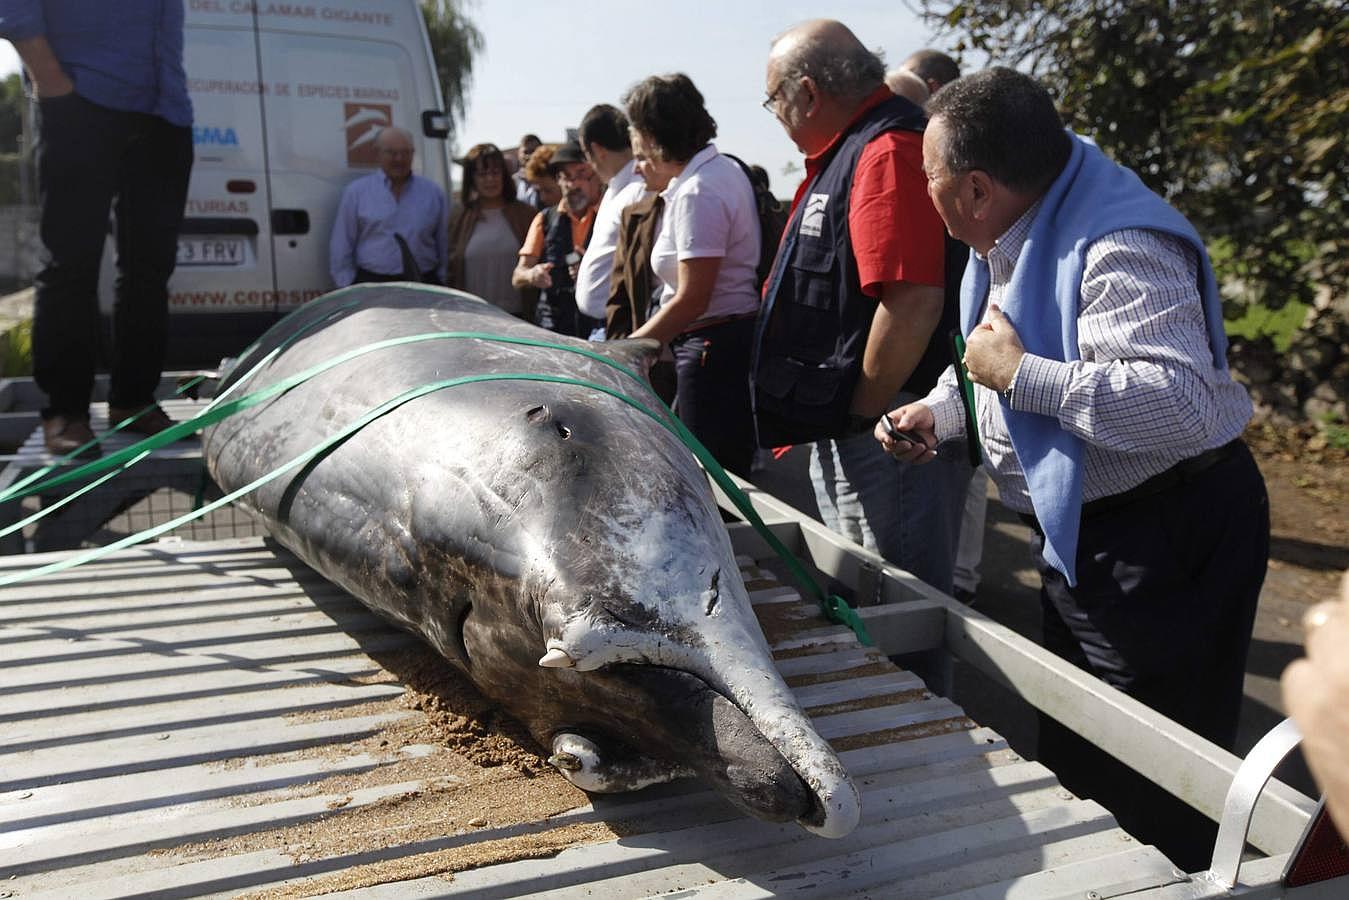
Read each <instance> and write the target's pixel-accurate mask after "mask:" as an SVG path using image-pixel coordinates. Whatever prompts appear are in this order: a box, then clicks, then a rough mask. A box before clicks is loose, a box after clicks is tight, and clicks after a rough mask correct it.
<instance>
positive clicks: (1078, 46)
mask: <svg viewBox="0 0 1349 900" xmlns="http://www.w3.org/2000/svg"><path fill="white" fill-rule="evenodd" d="M916 4H917V6H918V7H919V9H920V11H921V12H922V13H923V14H924V16H925V17H926V18H927V20H928V23H929V24H930V25H932V26H933V27H934V29H935V30H936V31H937V33H938V34H939V35H941V36H947V37H949V40H948V41H947V44H948V45H950V44H955V43H956V42H957V41H958V42H959V43H958V49H957V55H959V54H962V53H967V52H968V51H970V50H976V49H977V50H982V51H984V52H987V53H988V54H989V56H990V57H991V59H992V61H993V62H994V63H995V64H1001V65H1011V66H1015V67H1017V68H1020V69H1022V70H1023V71H1027V72H1030V73H1031V74H1033V75H1035V76H1036V77H1037V78H1039V79H1040V80H1041V81H1042V82H1043V83H1044V84H1045V85H1046V87H1048V88H1049V90H1050V92H1051V93H1052V94H1053V95H1054V96H1055V98H1056V99H1057V101H1058V103H1059V109H1060V111H1061V112H1062V113H1063V116H1064V119H1065V121H1066V122H1067V123H1068V125H1069V126H1070V127H1072V128H1073V129H1075V130H1077V131H1079V132H1081V133H1083V134H1086V135H1089V136H1091V137H1092V138H1093V139H1095V140H1096V141H1097V142H1098V143H1099V144H1100V145H1101V147H1102V148H1103V149H1104V150H1106V152H1107V153H1109V154H1110V155H1111V156H1112V157H1113V158H1115V159H1116V160H1118V161H1120V162H1121V163H1123V164H1124V165H1127V166H1129V167H1131V168H1133V169H1134V170H1135V171H1137V172H1138V174H1139V176H1140V177H1141V178H1142V179H1143V180H1144V181H1145V182H1147V183H1148V184H1149V186H1150V187H1152V188H1153V189H1154V190H1156V191H1158V192H1159V193H1161V194H1162V195H1163V196H1165V197H1166V198H1167V199H1168V200H1170V201H1171V202H1172V203H1173V204H1175V206H1176V207H1177V208H1178V209H1180V210H1181V211H1182V212H1184V213H1185V214H1186V215H1187V216H1188V217H1189V218H1190V220H1191V221H1192V222H1193V223H1194V225H1195V227H1196V228H1198V229H1199V232H1200V233H1201V234H1202V235H1204V236H1205V238H1206V239H1208V240H1209V241H1210V243H1212V242H1214V241H1216V240H1219V239H1223V240H1227V241H1230V242H1231V244H1232V245H1233V246H1237V247H1241V248H1242V250H1241V252H1240V253H1234V254H1229V255H1226V256H1225V258H1224V259H1222V260H1219V261H1218V263H1217V268H1218V275H1219V278H1220V280H1222V281H1224V282H1225V283H1224V289H1225V290H1224V293H1225V294H1229V295H1231V296H1235V297H1238V298H1240V301H1239V303H1238V304H1235V305H1234V307H1235V308H1237V309H1239V307H1240V302H1245V303H1264V304H1267V305H1269V306H1270V307H1273V308H1277V307H1278V306H1281V305H1282V304H1283V303H1285V302H1286V301H1288V300H1299V301H1306V300H1309V299H1310V298H1311V297H1312V295H1313V294H1314V293H1315V291H1316V289H1317V288H1318V287H1328V288H1329V289H1330V291H1331V292H1332V294H1334V295H1340V296H1342V295H1344V294H1345V293H1349V237H1346V235H1349V229H1346V228H1345V226H1344V222H1345V221H1346V216H1349V208H1347V207H1349V203H1347V202H1346V199H1347V198H1346V194H1347V191H1346V184H1349V153H1346V149H1345V136H1346V135H1349V65H1346V64H1345V62H1344V61H1345V60H1346V59H1349V17H1346V16H1345V15H1344V12H1343V5H1342V4H1340V3H1334V2H1324V0H1291V2H1282V3H1270V2H1269V0H1221V2H1219V0H1128V2H1124V0H1120V2H1109V0H1016V2H1012V3H1008V2H998V0H916ZM1309 247H1311V248H1315V249H1314V254H1313V255H1312V256H1311V258H1308V255H1307V253H1306V248H1309Z"/></svg>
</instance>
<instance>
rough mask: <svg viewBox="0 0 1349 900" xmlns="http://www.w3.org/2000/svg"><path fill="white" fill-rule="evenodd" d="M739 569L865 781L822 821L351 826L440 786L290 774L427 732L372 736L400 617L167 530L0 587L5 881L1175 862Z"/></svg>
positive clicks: (951, 884)
mask: <svg viewBox="0 0 1349 900" xmlns="http://www.w3.org/2000/svg"><path fill="white" fill-rule="evenodd" d="M53 556H55V555H53ZM43 559H44V558H43V557H26V558H22V559H19V558H13V557H10V558H6V559H4V560H3V561H0V572H8V571H12V570H14V569H15V568H21V567H24V566H29V565H33V564H35V563H37V562H40V561H42V560H43ZM742 563H743V565H744V568H745V574H746V579H747V583H749V584H750V585H751V586H753V587H754V588H757V590H754V591H753V594H752V596H753V599H754V600H755V603H756V608H758V609H760V610H761V612H762V611H765V610H768V611H771V615H772V623H773V625H772V627H771V628H768V631H769V633H770V635H771V636H772V639H773V642H774V646H775V653H776V654H778V655H779V656H780V657H781V658H780V661H779V663H780V669H781V670H782V672H783V674H784V676H785V677H787V678H789V680H790V681H791V683H793V684H799V685H800V686H799V687H798V688H797V693H798V697H799V698H800V700H801V702H802V704H803V705H804V706H805V707H806V708H807V709H808V710H810V711H811V712H812V715H813V716H814V717H815V723H816V726H817V728H818V729H819V731H820V732H821V734H823V735H824V736H826V737H827V738H829V739H830V740H831V741H832V742H834V743H835V745H836V746H838V747H843V748H847V749H845V750H844V751H843V752H842V758H843V760H844V762H845V764H846V765H847V766H848V767H849V769H850V771H852V772H853V774H854V777H855V778H856V779H857V781H858V784H859V786H860V787H861V789H862V791H863V803H864V819H863V822H862V824H861V826H860V827H859V828H858V830H857V831H856V832H855V833H854V834H852V835H851V836H849V837H847V838H845V839H843V840H841V841H827V840H822V839H819V838H815V837H812V836H810V835H808V834H807V833H805V832H804V831H802V830H801V829H799V828H797V827H796V826H794V825H792V826H784V825H772V824H767V823H762V822H757V821H753V820H747V819H745V818H744V817H742V816H741V815H739V814H738V813H736V812H735V811H734V810H733V809H731V808H730V807H729V806H728V805H727V804H725V803H724V802H723V801H722V800H721V799H720V798H719V797H717V796H716V795H714V794H712V793H710V792H708V791H705V790H703V789H701V787H700V786H699V785H698V784H695V783H688V782H684V783H678V784H675V785H667V786H664V787H661V788H655V789H650V790H648V791H644V792H641V793H637V794H632V795H627V796H620V797H596V798H592V803H593V805H592V804H585V803H582V804H581V805H579V806H576V808H572V809H568V810H565V811H563V812H561V813H559V814H557V815H553V816H551V817H549V818H547V819H546V820H544V821H541V822H518V821H517V822H512V823H509V824H498V823H496V822H495V821H492V822H491V823H489V824H484V822H485V821H486V820H483V821H479V822H477V823H465V822H463V821H462V816H460V820H459V821H458V822H457V824H456V821H455V816H456V814H458V813H459V811H458V810H456V809H454V808H453V807H452V804H453V802H454V801H453V800H452V799H451V798H453V796H454V795H453V794H451V793H446V794H444V795H443V796H444V797H445V798H446V800H445V803H446V804H447V806H446V808H445V810H444V820H443V822H439V824H437V825H436V827H427V828H423V829H420V830H418V831H417V833H415V834H413V835H403V836H397V837H393V838H391V837H390V833H387V831H385V832H380V833H377V832H376V831H375V830H371V831H370V833H369V834H365V833H363V832H362V831H361V828H362V827H364V826H362V824H361V822H362V821H364V820H361V819H359V818H358V817H354V816H353V811H354V810H358V809H361V808H363V807H364V808H379V807H381V804H383V805H389V804H395V805H394V806H392V807H391V808H393V809H395V810H396V809H397V806H396V804H397V803H398V802H400V801H402V800H405V799H406V798H409V797H422V798H423V799H425V798H426V797H431V799H432V802H437V801H436V800H435V798H436V797H439V796H441V795H440V794H436V793H435V792H434V791H433V790H432V788H433V787H434V785H430V784H428V779H430V778H431V776H428V775H425V774H423V775H422V776H421V777H419V778H415V779H412V780H409V781H403V782H399V781H392V782H389V783H384V784H373V785H369V786H365V787H359V788H356V789H350V790H346V791H329V792H326V793H325V792H323V791H319V792H315V790H313V789H306V786H307V785H309V786H312V785H313V784H314V783H315V782H320V781H321V780H323V779H332V778H334V776H341V775H346V774H359V773H370V772H372V771H377V770H380V769H381V768H382V767H392V766H393V765H394V764H395V763H402V764H406V763H407V762H408V761H409V760H413V761H415V760H416V759H424V760H426V761H435V760H437V759H440V758H441V757H442V755H444V754H446V753H447V752H448V751H447V749H446V748H445V747H443V746H437V745H436V744H434V743H426V744H418V743H410V744H404V745H397V746H393V747H390V748H388V749H385V748H382V747H380V746H379V745H377V744H372V743H371V741H370V740H369V739H370V737H371V736H372V735H378V734H380V733H381V729H388V728H391V727H402V726H406V725H409V724H413V725H415V724H416V723H417V722H418V721H419V718H420V717H424V716H425V713H423V712H421V711H419V710H417V709H413V708H410V707H409V706H407V705H406V704H400V697H401V696H402V695H403V691H404V689H403V687H402V686H401V685H400V684H399V683H397V682H395V681H392V680H390V676H389V675H388V673H387V672H385V671H384V670H383V669H382V668H381V666H380V665H379V664H378V663H376V662H375V661H374V660H373V659H372V658H371V654H374V655H375V656H380V657H381V658H383V656H382V654H385V653H388V652H395V651H397V650H398V649H399V648H400V647H403V646H405V645H407V644H408V643H409V642H411V641H412V640H413V639H412V638H410V637H407V636H405V635H403V634H401V633H399V632H397V631H395V630H393V629H391V628H389V627H388V626H386V625H385V624H383V623H382V622H381V621H380V620H378V619H377V618H375V617H374V616H373V615H371V614H370V613H368V612H366V611H365V610H364V608H363V607H361V606H360V605H359V604H358V603H356V602H355V601H353V600H351V599H350V598H348V597H346V596H345V595H343V594H342V593H341V592H340V591H338V590H336V589H335V588H333V587H331V586H330V585H328V584H327V583H326V582H324V581H322V580H321V579H319V578H318V577H317V576H315V575H314V574H312V573H311V572H309V570H307V569H305V568H304V567H303V566H302V565H301V564H299V563H298V562H296V561H295V560H293V559H292V558H291V557H289V556H288V555H287V554H286V553H285V552H284V551H280V550H278V549H275V548H274V547H272V546H271V545H268V544H265V543H264V542H262V541H260V540H257V539H244V540H235V541H221V542H213V543H199V544H193V543H173V542H169V543H161V544H155V545H151V546H149V547H147V548H143V549H139V550H133V551H124V552H122V553H119V554H117V555H115V556H112V557H109V558H108V559H107V560H105V561H103V562H101V563H96V564H92V565H89V566H86V567H83V568H80V569H76V570H72V571H69V572H66V573H62V574H59V575H56V576H52V577H49V578H47V579H44V580H42V581H39V582H35V583H33V584H28V585H21V586H18V587H14V588H9V589H7V590H4V591H0V724H2V725H3V729H2V730H0V879H3V880H0V896H6V894H5V892H6V891H8V892H9V893H8V896H15V897H49V896H50V897H79V898H82V900H94V898H97V897H111V896H134V895H154V896H196V895H210V894H217V895H236V894H239V893H251V892H258V891H266V890H269V889H272V888H278V887H281V888H283V892H284V891H295V892H297V893H301V894H303V893H306V892H310V891H324V890H338V889H347V890H349V891H350V892H351V893H352V894H353V895H356V896H370V897H428V896H449V895H465V896H475V897H510V896H520V895H525V894H537V895H540V896H547V897H558V898H562V897H638V896H646V895H650V894H660V893H664V892H670V891H678V892H682V893H681V894H680V896H689V897H693V896H697V897H735V898H740V897H758V896H768V895H772V894H777V893H792V894H796V895H803V896H822V897H836V896H844V895H849V894H860V895H868V896H904V897H927V896H944V895H950V894H958V895H963V896H971V897H993V896H1004V895H1009V896H1018V897H1049V896H1073V897H1083V896H1086V892H1087V891H1096V892H1097V893H1098V894H1099V895H1100V896H1101V897H1110V896H1115V895H1118V894H1120V893H1124V892H1126V891H1130V890H1138V889H1140V888H1144V887H1149V886H1157V885H1162V884H1166V883H1169V882H1171V881H1173V880H1174V879H1173V876H1172V867H1171V865H1170V863H1169V862H1168V861H1167V860H1166V859H1165V858H1163V857H1162V856H1161V855H1160V854H1159V853H1157V852H1156V851H1155V850H1152V849H1151V848H1147V847H1140V846H1139V845H1138V844H1137V843H1136V842H1135V841H1133V840H1132V839H1131V838H1129V836H1128V835H1126V834H1124V833H1123V832H1121V831H1120V830H1119V829H1118V827H1117V826H1116V825H1115V823H1114V821H1113V819H1112V818H1111V816H1110V815H1109V813H1107V812H1106V811H1105V810H1103V809H1102V808H1100V807H1099V806H1097V805H1096V804H1094V803H1091V802H1088V801H1081V800H1078V799H1076V798H1074V797H1072V796H1071V795H1070V794H1068V793H1067V792H1066V791H1064V790H1063V789H1062V788H1061V787H1060V786H1059V785H1058V783H1057V781H1056V780H1055V778H1054V777H1053V775H1052V774H1051V773H1050V772H1048V771H1047V770H1045V769H1044V768H1043V767H1041V766H1039V765H1038V764H1036V763H1033V762H1028V761H1026V760H1023V759H1020V758H1019V757H1018V756H1017V755H1015V754H1014V753H1013V752H1011V751H1010V750H1009V749H1008V748H1007V746H1006V744H1005V743H1004V742H1003V741H1002V740H1001V738H999V737H998V736H997V735H996V734H994V733H992V732H991V731H989V730H987V729H983V728H978V727H975V726H974V725H973V723H970V722H969V721H968V720H966V719H964V718H963V714H962V712H961V710H960V709H959V708H958V707H956V706H954V705H953V704H951V703H950V702H949V701H947V700H945V699H942V698H939V697H933V696H932V695H930V694H928V693H927V692H926V691H925V690H924V688H923V685H922V683H921V682H920V681H919V680H918V679H917V678H916V677H915V676H913V675H912V674H910V673H908V672H904V671H901V670H899V669H897V668H895V667H894V666H893V665H891V664H890V663H889V661H887V660H886V659H885V658H884V657H881V656H880V655H878V654H877V653H875V652H874V651H871V650H868V649H866V648H862V647H860V646H858V645H857V644H856V643H855V642H854V641H853V640H852V638H851V635H850V634H849V633H848V632H846V631H844V630H843V629H841V628H837V627H833V626H829V625H827V624H826V623H824V622H823V621H822V620H821V619H819V618H818V617H817V616H816V615H815V613H814V611H813V610H812V609H811V608H810V607H809V605H807V604H804V603H802V602H801V600H800V598H799V597H797V596H796V594H795V593H794V592H793V591H791V590H789V589H786V588H784V587H783V586H782V585H780V584H776V583H775V582H773V581H772V579H771V576H768V575H767V574H766V573H765V572H763V571H762V570H760V569H759V568H758V567H757V566H756V565H755V564H754V563H753V561H751V560H748V559H744V560H742ZM765 622H766V623H767V622H768V619H765ZM784 622H786V623H788V625H787V627H786V629H785V631H784V627H783V623H784ZM323 783H324V784H329V783H340V782H328V781H324V782H323ZM334 821H336V822H338V823H341V822H347V821H350V822H352V825H351V826H350V832H351V833H349V834H347V835H346V837H347V838H348V842H347V844H346V845H345V846H344V847H343V848H342V849H341V850H340V851H333V850H332V849H331V848H328V849H325V845H323V844H322V843H321V842H319V843H314V842H313V841H310V840H308V839H306V838H305V837H304V835H305V834H306V833H307V832H306V829H308V828H311V827H317V826H318V825H319V824H320V823H324V822H328V823H331V822H334ZM595 823H608V824H609V825H615V826H618V827H620V828H621V831H620V833H621V834H623V835H624V836H622V837H619V838H617V839H609V840H606V841H603V842H599V843H581V844H578V845H575V846H569V847H568V848H567V849H562V850H561V851H560V852H557V851H556V848H554V849H553V850H552V851H549V852H548V853H547V855H546V856H543V858H535V859H512V860H510V861H498V862H495V863H493V864H487V865H479V866H478V867H476V868H465V867H466V866H472V865H474V863H473V862H472V861H471V860H473V859H478V860H481V861H486V862H488V863H492V862H493V860H498V859H501V858H502V857H501V856H500V855H497V856H492V855H491V854H488V855H486V856H483V855H481V853H480V851H481V850H482V849H483V848H485V847H487V846H488V845H489V844H491V843H492V842H498V841H508V840H510V839H524V838H530V839H534V838H538V837H539V836H540V835H544V836H546V835H547V834H550V833H559V832H561V831H562V829H564V828H567V827H569V826H579V825H586V824H595ZM269 834H275V835H279V837H277V838H276V839H275V843H274V844H272V845H267V846H259V845H258V844H257V842H256V840H253V842H252V843H250V842H249V839H250V838H256V837H257V836H258V835H269ZM230 841H238V846H237V849H233V850H232V849H230ZM184 845H188V846H186V847H185V846H184ZM492 845H493V846H496V845H495V844H492ZM174 848H178V849H174ZM222 848H223V849H222ZM475 853H477V854H478V855H476V856H475V855H474V854H475ZM456 854H457V855H456ZM506 856H507V857H509V856H510V854H509V853H507V855H506ZM465 860H470V861H469V862H465ZM450 869H455V870H461V871H456V872H455V874H453V876H452V877H451V876H447V875H441V874H436V875H431V876H429V877H428V876H427V873H428V872H439V871H445V870H450ZM354 871H360V872H363V873H364V875H363V877H361V878H358V879H355V880H352V879H349V878H348V879H344V878H343V877H342V876H343V875H344V874H346V873H351V872H354ZM379 882H384V883H379Z"/></svg>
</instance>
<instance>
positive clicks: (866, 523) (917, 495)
mask: <svg viewBox="0 0 1349 900" xmlns="http://www.w3.org/2000/svg"><path fill="white" fill-rule="evenodd" d="M902 402H907V401H902ZM890 408H891V409H893V408H894V407H893V406H892V407H890ZM973 471H974V470H973V469H972V468H971V467H970V464H969V460H968V458H967V456H966V450H965V446H964V444H961V443H958V442H949V443H947V444H946V445H945V446H943V447H941V448H940V449H939V450H938V452H937V458H936V459H934V460H933V461H932V462H930V463H925V464H923V465H920V466H915V465H910V464H908V463H902V462H900V461H899V460H897V459H895V458H894V457H892V456H890V455H889V454H887V453H886V452H885V451H884V450H882V449H881V445H880V443H879V442H878V441H877V440H876V439H875V438H874V437H872V436H871V434H870V433H863V434H857V435H853V436H851V437H846V438H840V439H838V440H829V441H817V442H816V443H815V445H814V447H812V448H811V453H810V481H811V484H812V485H814V487H815V500H816V502H818V503H819V505H820V518H821V519H822V520H823V521H824V524H825V525H827V526H828V527H829V528H830V530H832V531H836V532H838V533H839V534H841V535H843V536H844V537H847V538H849V539H850V540H852V541H854V542H856V543H858V544H861V545H862V546H863V547H866V548H867V549H868V550H872V551H875V552H876V553H879V554H880V555H881V556H883V557H885V559H886V560H887V561H888V562H890V563H892V564H894V565H896V566H899V567H900V568H901V569H904V570H905V571H908V572H911V573H913V574H914V575H915V576H917V577H918V578H919V579H921V580H922V581H925V582H927V583H928V584H930V585H932V587H934V588H936V589H937V590H939V591H943V592H945V593H947V594H949V593H951V576H952V573H953V572H954V571H955V562H956V548H957V547H958V546H959V543H960V520H961V514H962V513H963V511H964V508H965V491H966V488H967V486H968V485H969V482H970V475H971V474H972V473H973Z"/></svg>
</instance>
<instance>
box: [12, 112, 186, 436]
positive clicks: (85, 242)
mask: <svg viewBox="0 0 1349 900" xmlns="http://www.w3.org/2000/svg"><path fill="white" fill-rule="evenodd" d="M40 111H41V126H40V130H39V136H38V145H37V167H38V190H39V193H40V200H41V204H42V215H41V222H40V226H39V233H40V235H41V238H42V245H43V250H44V260H43V262H44V265H43V269H42V271H41V272H40V273H38V276H37V279H36V288H37V290H36V294H37V296H36V302H35V307H34V313H33V374H34V377H35V379H36V381H37V384H38V387H40V388H41V389H42V390H43V391H45V392H46V394H47V398H48V405H47V407H46V408H45V409H43V411H42V412H43V415H44V416H49V415H53V414H56V413H60V414H64V415H85V414H86V413H87V412H88V410H89V399H90V396H91V394H92V392H93V385H94V372H95V370H96V368H97V366H98V362H99V359H100V355H101V354H100V352H99V312H98V273H99V263H100V262H101V260H102V257H103V243H104V239H105V238H106V236H107V233H108V214H109V211H111V212H112V213H113V215H114V216H115V218H116V247H117V281H116V300H115V304H114V307H113V318H112V327H113V343H112V347H111V353H110V355H109V358H108V360H107V361H108V364H109V370H110V377H111V384H110V393H109V398H108V399H109V401H110V402H111V403H112V404H114V405H116V406H141V405H144V404H146V403H150V402H152V401H153V399H154V392H155V388H156V387H157V386H158V385H159V376H160V372H161V369H162V368H163V364H164V350H165V344H166V341H167V327H168V280H169V276H170V275H172V274H173V267H174V265H175V263H176V260H177V252H178V245H177V240H178V229H179V226H181V225H182V221H183V206H184V204H185V203H186V201H187V182H188V177H189V175H190V173H191V171H192V131H191V129H189V128H183V127H179V126H176V125H171V124H169V123H168V122H167V121H165V120H164V119H161V118H159V117H158V116H151V115H146V114H142V113H130V112H122V111H119V110H112V109H108V108H106V107H103V106H99V105H98V104H96V103H92V102H90V101H88V100H85V99H84V98H83V97H80V96H79V95H78V94H73V93H72V94H67V95H65V96H63V97H56V98H54V99H49V100H43V101H42V102H41V104H40Z"/></svg>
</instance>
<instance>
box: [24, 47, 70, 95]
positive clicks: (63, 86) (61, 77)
mask: <svg viewBox="0 0 1349 900" xmlns="http://www.w3.org/2000/svg"><path fill="white" fill-rule="evenodd" d="M14 49H15V51H17V52H18V54H19V57H20V58H21V59H22V60H23V64H24V66H25V67H26V68H27V69H28V75H29V77H30V78H32V79H33V93H34V94H36V95H37V98H38V99H39V100H51V99H52V98H54V97H64V96H65V95H66V94H69V93H70V92H71V91H73V90H75V83H74V82H73V81H71V80H70V76H69V75H67V74H66V70H65V69H63V68H61V62H60V60H58V59H57V58H56V54H55V53H53V52H52V48H51V45H50V44H48V43H47V38H46V37H45V36H43V35H38V36H37V37H32V38H28V39H26V40H22V41H15V42H14Z"/></svg>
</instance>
